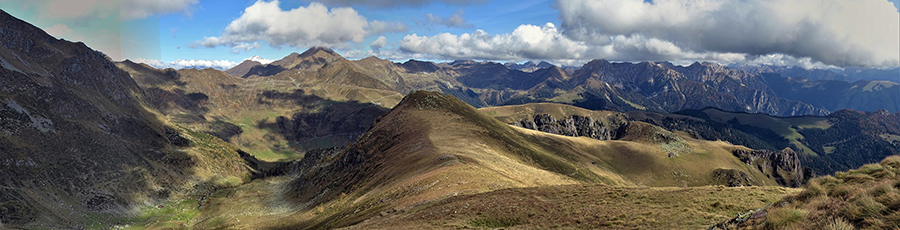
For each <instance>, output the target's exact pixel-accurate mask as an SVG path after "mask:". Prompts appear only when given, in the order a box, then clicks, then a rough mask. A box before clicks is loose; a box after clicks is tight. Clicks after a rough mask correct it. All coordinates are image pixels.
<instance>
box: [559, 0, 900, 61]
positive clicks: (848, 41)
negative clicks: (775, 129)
mask: <svg viewBox="0 0 900 230" xmlns="http://www.w3.org/2000/svg"><path fill="white" fill-rule="evenodd" d="M557 6H558V7H559V9H560V18H561V19H562V20H563V26H562V27H563V28H565V31H566V34H567V35H568V36H569V37H571V38H573V39H574V40H578V41H584V42H587V43H592V44H596V45H606V44H611V43H616V42H617V41H615V40H613V39H610V38H616V37H619V36H626V37H636V36H639V37H642V38H645V40H647V41H653V40H656V41H659V42H664V43H669V44H671V45H672V46H674V47H670V48H678V49H680V50H682V51H687V52H696V53H734V54H746V55H747V56H751V57H752V56H759V55H770V54H783V55H785V56H786V57H790V58H793V59H797V60H801V59H803V58H810V61H813V62H821V63H824V64H826V65H837V66H900V52H898V50H900V13H898V12H897V9H896V8H895V7H894V6H893V5H892V4H891V3H890V2H888V1H885V0H853V1H851V0H760V1H742V0H719V1H714V0H688V1H681V0H655V1H653V3H646V2H644V1H642V0H559V1H558V2H557ZM598 38H599V39H598ZM659 51H663V52H665V50H659ZM795 57H799V58H795Z"/></svg>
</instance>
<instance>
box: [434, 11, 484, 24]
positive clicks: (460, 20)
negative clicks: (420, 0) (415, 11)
mask: <svg viewBox="0 0 900 230" xmlns="http://www.w3.org/2000/svg"><path fill="white" fill-rule="evenodd" d="M462 14H463V11H462V10H459V11H456V13H453V15H450V17H448V18H443V17H441V16H438V15H434V14H431V13H428V14H425V19H426V20H428V21H429V22H432V23H435V24H438V25H443V26H446V27H457V28H474V27H475V25H472V24H469V23H468V22H466V18H464V17H463V16H462Z"/></svg>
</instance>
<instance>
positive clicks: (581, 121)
mask: <svg viewBox="0 0 900 230" xmlns="http://www.w3.org/2000/svg"><path fill="white" fill-rule="evenodd" d="M519 125H520V126H522V127H523V128H527V129H533V130H537V131H541V132H546V133H552V134H559V135H564V136H570V137H590V138H593V139H597V140H609V139H611V135H610V131H609V129H607V128H606V127H605V126H603V124H601V123H600V122H598V121H594V119H593V118H590V117H582V116H578V115H573V116H571V117H569V118H566V119H563V120H556V118H553V117H552V116H550V114H535V115H534V118H533V119H532V120H522V121H520V122H519Z"/></svg>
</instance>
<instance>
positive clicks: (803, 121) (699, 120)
mask: <svg viewBox="0 0 900 230" xmlns="http://www.w3.org/2000/svg"><path fill="white" fill-rule="evenodd" d="M627 114H628V115H629V116H630V117H632V119H633V120H638V121H645V122H648V123H652V124H656V125H659V126H661V127H663V128H666V129H668V130H678V131H684V132H687V133H690V134H691V135H693V136H696V137H699V138H702V139H707V140H723V141H727V142H729V143H732V144H736V145H744V146H747V147H750V148H753V149H768V150H772V151H778V150H781V149H784V148H792V149H794V150H795V151H797V152H800V153H804V155H805V156H804V157H801V159H802V160H803V165H805V166H807V167H810V168H811V169H813V170H814V171H815V172H816V174H819V175H827V174H831V173H834V172H836V171H841V170H848V169H851V168H853V167H859V166H862V165H863V164H867V163H870V162H873V161H875V159H882V158H884V157H886V156H890V155H895V154H897V153H898V152H900V138H897V137H900V135H898V134H900V130H898V128H897V127H900V113H888V112H886V111H880V112H858V111H852V110H840V111H837V112H834V113H832V114H830V115H828V116H822V117H817V116H802V117H773V116H769V115H765V114H748V113H732V112H725V111H722V110H719V109H714V108H707V109H702V110H685V111H680V112H678V113H676V114H662V113H651V112H640V111H633V112H628V113H627Z"/></svg>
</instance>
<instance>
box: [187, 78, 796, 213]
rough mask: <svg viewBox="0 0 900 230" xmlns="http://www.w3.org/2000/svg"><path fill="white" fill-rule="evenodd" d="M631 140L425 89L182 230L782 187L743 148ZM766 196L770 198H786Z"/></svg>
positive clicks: (229, 193)
mask: <svg viewBox="0 0 900 230" xmlns="http://www.w3.org/2000/svg"><path fill="white" fill-rule="evenodd" d="M625 130H626V131H625V133H626V134H625V135H624V137H623V138H622V139H621V140H610V141H600V140H595V139H590V138H585V137H566V136H560V135H554V134H548V133H544V132H538V131H533V130H527V129H523V128H517V127H513V126H509V125H507V124H504V123H503V122H500V121H498V120H496V119H493V118H491V117H489V116H487V115H486V114H484V113H482V112H480V111H478V110H476V109H475V108H473V107H472V106H470V105H468V104H466V103H464V102H462V101H461V100H458V99H456V98H454V97H452V96H449V95H444V94H439V93H434V92H425V91H418V92H414V93H412V94H410V95H408V96H407V97H405V98H404V99H403V101H402V102H401V103H400V104H398V105H397V106H396V107H394V108H393V109H392V110H391V111H390V112H388V113H387V114H385V115H384V116H382V117H381V118H379V119H378V121H377V122H376V123H375V125H374V126H373V127H372V129H370V130H369V131H368V132H367V133H366V134H364V135H363V136H361V137H360V138H359V139H358V140H357V141H356V142H355V143H353V144H351V145H349V146H348V147H347V148H346V149H343V150H341V149H332V150H329V151H314V152H311V153H310V154H308V155H307V156H306V157H305V158H304V159H303V160H301V161H300V162H297V163H295V164H296V165H295V166H291V167H288V168H289V169H287V170H285V174H284V175H282V176H275V177H270V178H267V179H262V180H255V181H254V182H251V183H248V184H245V185H242V186H240V187H237V188H233V189H227V190H222V191H219V192H216V193H215V194H213V195H211V196H210V197H211V198H210V200H209V203H208V205H209V206H207V208H204V209H202V210H201V211H200V213H199V214H198V215H197V216H195V217H194V218H193V219H192V221H190V222H189V223H190V225H185V227H191V228H218V227H223V226H228V228H242V227H249V226H253V227H254V228H267V229H268V228H272V229H296V228H333V227H345V226H351V225H355V224H360V223H379V222H363V221H364V220H371V221H374V220H378V219H377V218H375V217H378V216H385V215H389V214H391V213H410V214H412V213H419V214H421V213H422V212H421V210H429V209H430V207H437V206H433V205H437V204H442V202H443V201H444V200H447V199H456V198H454V197H463V196H464V197H481V195H480V194H491V193H489V192H491V191H506V190H505V189H516V188H526V187H535V188H538V189H551V190H553V188H558V187H556V185H572V186H575V185H578V186H589V187H592V188H593V189H604V187H596V185H598V184H603V185H605V186H612V187H608V188H615V189H631V188H635V187H644V186H653V187H658V186H662V187H667V186H668V187H681V186H704V185H710V184H713V185H714V184H722V185H727V184H728V183H729V181H727V180H723V179H722V177H721V176H718V175H720V174H726V175H735V177H737V178H739V179H743V180H744V182H745V183H747V184H754V185H768V186H777V185H778V182H777V181H776V180H775V179H772V178H770V176H771V175H768V174H767V173H769V172H763V171H760V170H758V169H757V168H756V167H754V166H752V164H750V165H748V164H747V163H745V162H742V161H741V159H739V158H738V157H736V156H735V155H734V153H733V151H735V150H748V149H746V148H743V147H739V146H732V145H728V144H725V143H723V142H713V141H702V140H695V139H692V138H689V137H685V136H680V135H676V134H673V133H670V132H666V131H665V130H662V129H660V128H658V127H654V126H652V125H649V124H646V123H642V122H634V123H632V124H630V125H629V126H628V128H626V129H625ZM660 135H662V136H667V137H670V138H674V139H676V140H675V141H677V142H678V143H675V142H670V144H672V145H677V144H680V145H681V146H683V147H686V148H683V149H680V150H681V152H680V155H679V156H678V157H669V156H667V151H670V150H667V149H665V147H662V145H664V144H665V143H664V141H662V140H659V139H658V138H656V137H659V136H660ZM700 165H702V167H700ZM644 188H646V187H644ZM759 188H760V190H759V191H765V192H763V193H765V194H770V195H774V194H784V193H785V192H786V191H787V190H783V189H781V190H778V189H775V190H767V189H765V187H759ZM707 189H712V190H715V189H716V188H715V187H711V188H707ZM707 189H701V190H699V191H706V190H707ZM722 189H724V187H723V188H722ZM712 190H710V191H712ZM553 191H555V190H553ZM652 191H653V192H652V193H664V192H662V191H668V190H667V189H653V190H652ZM729 191H732V192H734V193H731V194H735V195H736V194H737V193H738V192H737V190H730V189H729ZM754 191H756V190H754ZM486 192H488V193H486ZM654 196H655V195H654ZM728 196H731V195H728ZM767 196H769V195H767ZM479 199H480V198H479ZM756 202H759V200H758V199H756ZM753 205H755V204H753ZM237 207H240V209H236V208H237ZM235 210H240V211H235ZM721 212H722V211H716V212H713V213H721ZM710 215H712V216H717V215H721V214H710ZM226 216H227V217H228V218H223V217H226ZM712 216H711V217H712ZM373 218H375V219H373ZM417 223H418V224H423V222H417ZM695 224H696V223H695ZM363 226H367V225H363ZM381 226H387V225H381ZM425 226H433V227H437V226H441V225H440V224H436V225H432V224H426V225H425ZM471 226H477V225H471Z"/></svg>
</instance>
